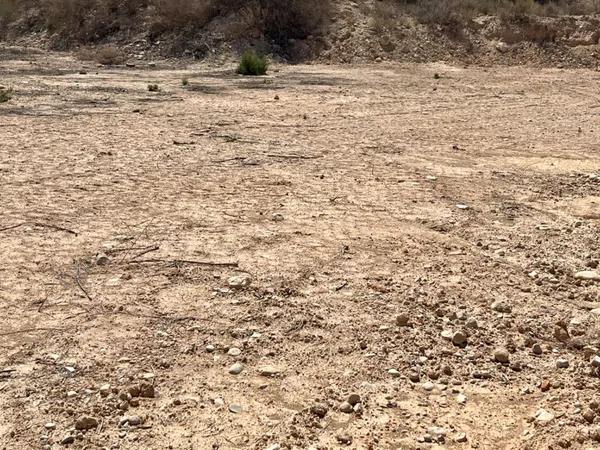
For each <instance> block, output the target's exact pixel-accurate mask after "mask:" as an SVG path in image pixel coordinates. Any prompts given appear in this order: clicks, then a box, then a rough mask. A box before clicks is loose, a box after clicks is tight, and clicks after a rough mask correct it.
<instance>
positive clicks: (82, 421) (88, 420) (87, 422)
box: [75, 416, 98, 430]
mask: <svg viewBox="0 0 600 450" xmlns="http://www.w3.org/2000/svg"><path fill="white" fill-rule="evenodd" d="M97 426H98V419H96V418H95V417H91V416H81V417H80V418H79V419H77V420H76V421H75V429H76V430H90V429H92V428H96V427H97Z"/></svg>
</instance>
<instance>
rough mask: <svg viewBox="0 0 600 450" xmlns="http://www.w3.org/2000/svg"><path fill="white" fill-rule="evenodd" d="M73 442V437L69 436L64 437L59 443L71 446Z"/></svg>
mask: <svg viewBox="0 0 600 450" xmlns="http://www.w3.org/2000/svg"><path fill="white" fill-rule="evenodd" d="M73 442H75V437H74V436H70V435H69V436H65V437H64V438H63V439H62V440H61V441H60V443H61V444H62V445H69V444H72V443H73Z"/></svg>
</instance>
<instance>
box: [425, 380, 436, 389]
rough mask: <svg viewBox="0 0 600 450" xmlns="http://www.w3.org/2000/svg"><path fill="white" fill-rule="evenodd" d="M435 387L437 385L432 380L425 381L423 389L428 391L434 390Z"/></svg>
mask: <svg viewBox="0 0 600 450" xmlns="http://www.w3.org/2000/svg"><path fill="white" fill-rule="evenodd" d="M434 388H435V385H434V384H433V383H432V382H431V381H426V382H425V383H423V389H424V390H425V391H427V392H431V391H433V389H434Z"/></svg>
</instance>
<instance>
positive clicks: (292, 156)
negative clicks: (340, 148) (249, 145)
mask: <svg viewBox="0 0 600 450" xmlns="http://www.w3.org/2000/svg"><path fill="white" fill-rule="evenodd" d="M266 156H268V157H269V158H283V159H318V158H322V156H320V155H319V156H305V155H278V154H276V153H268V154H267V155H266Z"/></svg>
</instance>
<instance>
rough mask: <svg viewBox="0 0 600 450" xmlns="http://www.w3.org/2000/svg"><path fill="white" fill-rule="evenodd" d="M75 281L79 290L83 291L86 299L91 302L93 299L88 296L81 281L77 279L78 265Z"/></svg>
mask: <svg viewBox="0 0 600 450" xmlns="http://www.w3.org/2000/svg"><path fill="white" fill-rule="evenodd" d="M75 282H76V283H77V286H79V289H81V292H83V293H84V294H85V296H86V297H87V299H88V300H89V301H90V302H93V301H94V300H93V299H92V297H90V294H88V293H87V291H86V290H85V288H84V287H83V286H82V284H81V281H80V280H79V267H77V274H76V275H75Z"/></svg>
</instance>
